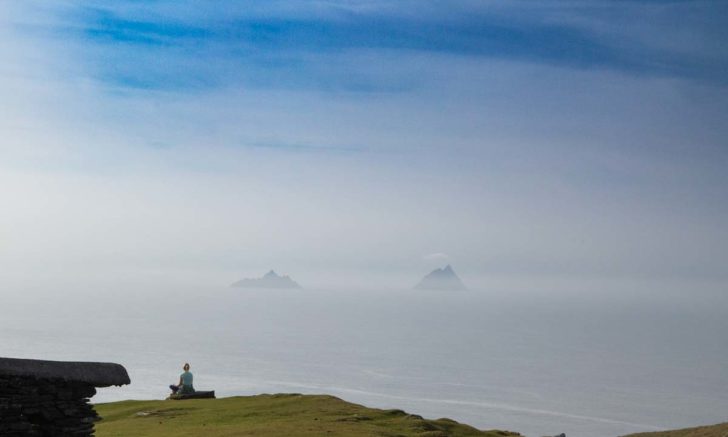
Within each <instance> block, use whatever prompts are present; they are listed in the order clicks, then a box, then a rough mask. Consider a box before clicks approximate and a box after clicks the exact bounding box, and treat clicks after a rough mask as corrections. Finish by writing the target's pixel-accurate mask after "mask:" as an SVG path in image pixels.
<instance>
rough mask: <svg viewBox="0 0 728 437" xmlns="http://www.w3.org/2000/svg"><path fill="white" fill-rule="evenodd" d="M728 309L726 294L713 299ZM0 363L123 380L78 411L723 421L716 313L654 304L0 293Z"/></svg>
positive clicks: (417, 294)
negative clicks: (117, 404) (122, 370)
mask: <svg viewBox="0 0 728 437" xmlns="http://www.w3.org/2000/svg"><path fill="white" fill-rule="evenodd" d="M725 291H726V292H728V290H725ZM3 293H4V294H3V295H2V296H3V297H2V305H1V306H0V356H4V357H21V358H39V359H52V360H72V361H87V360H89V361H104V362H116V363H120V364H123V365H124V366H125V367H126V369H127V370H128V372H129V375H130V377H131V381H132V382H131V384H130V385H128V386H124V387H109V388H102V389H99V392H98V394H97V395H96V396H95V397H94V398H93V402H95V403H100V402H110V401H116V400H123V399H164V398H165V397H166V396H167V394H168V391H169V390H168V388H167V387H168V385H169V384H172V383H175V382H176V381H177V380H178V375H179V373H181V368H182V365H183V364H184V363H185V362H189V363H190V365H191V371H192V372H193V374H194V376H195V386H196V389H198V390H215V391H216V393H217V396H218V397H221V396H237V395H243V396H247V395H255V394H259V393H282V392H286V393H326V394H331V395H334V396H337V397H340V398H342V399H345V400H347V401H350V402H354V403H358V404H363V405H366V406H369V407H376V408H387V409H388V408H398V409H403V410H405V411H407V412H409V413H413V414H419V415H421V416H424V417H427V418H441V417H448V418H451V419H454V420H457V421H460V422H464V423H467V424H470V425H473V426H475V427H478V428H481V429H506V430H512V431H518V432H520V433H521V434H523V435H525V436H528V437H540V436H549V435H556V434H559V433H565V434H566V435H567V436H569V437H606V436H621V435H624V434H628V433H635V432H644V431H654V430H663V429H673V428H681V427H689V426H697V425H703V424H713V423H718V422H725V421H728V298H726V293H722V292H720V290H718V291H716V292H697V291H694V290H690V289H685V290H683V291H678V292H670V293H667V292H666V293H661V292H660V290H650V292H645V293H639V292H635V293H625V292H620V293H611V292H609V290H602V291H600V292H598V293H596V292H590V291H589V290H588V289H586V288H585V289H584V290H569V291H565V292H559V291H553V290H549V291H548V292H544V291H538V292H529V291H522V290H521V291H509V292H505V291H498V290H494V289H483V290H477V289H476V290H473V289H471V290H468V291H461V292H435V291H414V290H363V289H359V290H347V289H344V288H341V289H328V290H310V289H306V290H249V289H235V288H229V287H225V286H220V287H207V286H205V287H182V286H180V287H177V286H175V287H141V288H134V287H129V288H118V289H114V288H108V289H98V290H89V291H86V292H75V293H70V292H66V291H64V290H63V289H58V290H52V291H51V292H49V291H48V290H45V291H44V292H42V293H41V292H36V291H33V290H29V291H28V290H22V289H18V290H14V291H13V290H5V291H3Z"/></svg>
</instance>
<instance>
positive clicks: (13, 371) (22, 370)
mask: <svg viewBox="0 0 728 437" xmlns="http://www.w3.org/2000/svg"><path fill="white" fill-rule="evenodd" d="M124 384H129V375H128V374H127V373H126V369H124V367H122V366H120V365H118V364H113V363H86V362H63V361H41V360H25V359H17V358H0V436H2V437H16V436H31V437H41V436H42V437H57V436H77V437H81V436H92V435H93V433H94V422H95V421H96V420H98V419H99V417H98V415H97V414H96V411H94V409H93V407H92V406H91V404H89V399H90V398H91V397H92V396H93V395H95V394H96V388H95V387H108V386H111V385H124Z"/></svg>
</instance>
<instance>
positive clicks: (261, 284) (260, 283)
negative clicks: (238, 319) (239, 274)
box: [231, 270, 301, 289]
mask: <svg viewBox="0 0 728 437" xmlns="http://www.w3.org/2000/svg"><path fill="white" fill-rule="evenodd" d="M231 287H240V288H276V289H292V288H301V286H300V285H298V283H297V282H296V281H294V280H293V279H291V277H290V276H286V275H283V276H280V275H278V274H277V273H276V272H274V271H273V270H271V271H270V272H268V273H266V274H265V275H263V277H262V278H246V279H241V280H239V281H237V282H235V283H233V284H232V285H231Z"/></svg>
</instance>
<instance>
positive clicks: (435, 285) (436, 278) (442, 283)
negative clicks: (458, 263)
mask: <svg viewBox="0 0 728 437" xmlns="http://www.w3.org/2000/svg"><path fill="white" fill-rule="evenodd" d="M415 288H416V289H417V290H467V287H465V284H463V281H461V280H460V278H458V275H456V274H455V271H454V270H453V269H452V267H451V266H449V265H448V266H446V267H445V268H443V269H435V270H433V271H432V272H431V273H430V274H428V275H427V276H425V277H424V278H422V280H421V281H420V283H419V284H417V285H415Z"/></svg>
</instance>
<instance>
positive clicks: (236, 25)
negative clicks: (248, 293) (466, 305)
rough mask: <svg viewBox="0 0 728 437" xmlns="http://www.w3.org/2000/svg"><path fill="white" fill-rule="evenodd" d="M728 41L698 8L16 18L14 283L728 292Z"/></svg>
mask: <svg viewBox="0 0 728 437" xmlns="http://www.w3.org/2000/svg"><path fill="white" fill-rule="evenodd" d="M726 22H728V4H726V3H725V2H723V1H701V0H697V1H657V0H655V1H649V0H636V1H627V0H623V1H602V0H585V1H573V0H556V1H548V2H547V1H543V2H540V1H525V0H524V1H520V0H509V1H505V0H503V1H500V0H492V1H490V0H482V1H476V0H448V1H428V0H401V1H376V0H371V1H368V0H362V1H346V0H328V1H325V0H318V1H316V0H313V1H299V0H297V1H292V0H288V1H276V0H271V1H225V0H223V1H218V2H206V1H192V0H188V1H165V0H156V1H152V0H150V1H141V0H117V1H113V2H103V1H94V0H91V1H83V2H82V1H75V0H62V1H56V2H44V1H34V0H29V1H22V2H21V1H10V0H8V1H3V2H0V59H2V60H3V62H2V63H0V205H2V206H1V207H0V266H2V268H0V290H3V289H4V290H17V289H19V287H20V288H23V287H30V288H32V286H38V287H46V288H47V287H49V286H51V285H54V284H67V285H81V284H90V283H104V281H109V282H117V283H118V282H125V281H126V282H135V281H140V282H144V281H147V282H155V281H156V282H165V281H166V282H175V283H176V282H184V281H188V282H194V283H197V284H218V285H219V284H228V283H231V282H233V281H234V280H237V279H239V278H240V277H243V276H259V275H262V274H263V273H265V272H266V271H268V270H269V269H276V271H278V272H279V273H284V274H290V275H292V276H293V277H294V279H296V280H297V281H298V282H300V283H302V284H303V285H304V286H306V285H310V286H322V287H325V286H334V285H336V286H339V285H348V286H353V285H356V286H361V287H366V286H369V285H373V284H379V285H381V284H387V285H389V286H392V287H399V286H409V285H410V284H415V283H416V282H417V281H418V280H419V278H420V277H421V276H422V275H424V274H425V273H427V272H428V271H430V270H432V269H434V268H435V267H441V266H443V265H445V264H448V263H450V264H452V265H453V267H454V268H455V270H456V271H457V272H458V273H459V274H460V276H461V277H462V278H463V280H464V281H465V282H466V283H470V284H481V285H483V286H484V287H487V286H489V285H492V284H494V282H493V281H495V278H500V279H502V280H504V281H506V280H510V281H512V283H513V284H518V285H517V286H518V287H521V288H534V287H543V286H545V285H544V284H548V283H549V281H571V282H573V283H575V284H577V286H578V287H580V288H581V289H584V290H588V289H589V288H590V287H591V288H594V287H600V286H604V287H607V286H608V285H609V284H614V283H618V282H620V281H622V282H624V281H628V282H629V281H632V282H633V283H649V282H650V281H655V282H659V283H661V284H663V285H664V284H669V285H672V286H675V287H676V288H679V289H681V290H685V292H689V291H690V290H691V289H692V288H693V287H696V286H698V284H712V285H713V286H716V287H718V288H721V289H725V285H726V284H728V269H726V268H725V266H726V261H727V260H728V229H727V226H726V224H727V223H728V172H726V171H725V169H726V166H727V165H728V143H726V138H728V27H727V26H725V23H726ZM553 283H556V282H553ZM2 292H3V291H0V293H2Z"/></svg>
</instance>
